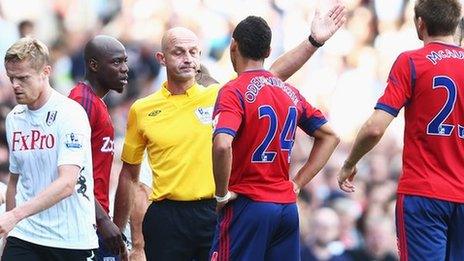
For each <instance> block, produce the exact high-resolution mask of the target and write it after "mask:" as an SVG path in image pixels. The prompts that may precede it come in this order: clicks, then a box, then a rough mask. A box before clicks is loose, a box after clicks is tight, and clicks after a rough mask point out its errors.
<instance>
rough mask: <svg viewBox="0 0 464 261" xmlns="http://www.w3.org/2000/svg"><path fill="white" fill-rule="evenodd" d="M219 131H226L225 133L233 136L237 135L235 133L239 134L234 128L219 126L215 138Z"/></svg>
mask: <svg viewBox="0 0 464 261" xmlns="http://www.w3.org/2000/svg"><path fill="white" fill-rule="evenodd" d="M219 133H225V134H229V135H230V136H232V137H235V135H236V134H237V132H236V131H234V130H232V129H229V128H219V129H216V130H215V131H214V134H213V138H214V136H216V135H217V134H219Z"/></svg>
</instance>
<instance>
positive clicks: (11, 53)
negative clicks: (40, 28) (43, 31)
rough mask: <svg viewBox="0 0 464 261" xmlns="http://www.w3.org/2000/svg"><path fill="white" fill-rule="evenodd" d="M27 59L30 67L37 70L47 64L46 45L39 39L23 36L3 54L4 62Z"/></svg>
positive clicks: (47, 53)
mask: <svg viewBox="0 0 464 261" xmlns="http://www.w3.org/2000/svg"><path fill="white" fill-rule="evenodd" d="M21 61H28V62H29V63H30V65H31V66H32V68H34V69H35V70H37V71H39V70H40V69H42V68H43V67H44V66H45V65H47V64H49V52H48V48H47V46H46V45H45V44H44V43H42V42H41V41H39V40H37V39H34V38H31V37H24V38H21V39H19V40H18V41H16V42H15V43H14V44H13V45H12V46H10V48H8V50H7V51H6V55H5V64H6V63H8V62H21Z"/></svg>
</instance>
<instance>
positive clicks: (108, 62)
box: [84, 35, 129, 97]
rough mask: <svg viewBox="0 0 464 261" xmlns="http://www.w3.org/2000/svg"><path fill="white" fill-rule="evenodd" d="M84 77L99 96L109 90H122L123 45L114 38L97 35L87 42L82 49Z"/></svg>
mask: <svg viewBox="0 0 464 261" xmlns="http://www.w3.org/2000/svg"><path fill="white" fill-rule="evenodd" d="M84 58H85V68H86V73H85V78H86V79H87V80H88V81H90V83H91V85H92V86H93V88H95V89H98V90H99V91H98V90H97V93H98V95H100V97H102V96H104V95H105V94H106V93H107V92H108V91H109V90H115V91H117V92H122V91H123V89H124V86H126V85H127V79H128V74H127V73H128V71H129V67H128V66H127V54H126V49H125V48H124V45H122V43H121V42H119V41H118V40H117V39H116V38H114V37H111V36H107V35H97V36H95V37H94V38H92V39H91V40H90V41H88V42H87V44H86V45H85V49H84Z"/></svg>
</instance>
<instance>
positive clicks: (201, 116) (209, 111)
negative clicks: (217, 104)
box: [195, 106, 213, 124]
mask: <svg viewBox="0 0 464 261" xmlns="http://www.w3.org/2000/svg"><path fill="white" fill-rule="evenodd" d="M195 115H196V116H197V118H198V120H199V121H200V122H201V123H203V124H211V123H212V122H213V106H211V107H205V108H197V109H196V110H195Z"/></svg>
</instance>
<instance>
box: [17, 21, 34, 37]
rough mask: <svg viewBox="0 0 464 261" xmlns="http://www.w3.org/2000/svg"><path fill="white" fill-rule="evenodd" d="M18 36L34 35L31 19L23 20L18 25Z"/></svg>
mask: <svg viewBox="0 0 464 261" xmlns="http://www.w3.org/2000/svg"><path fill="white" fill-rule="evenodd" d="M18 30H19V37H20V38H22V37H26V36H30V37H32V36H34V23H33V22H32V21H31V20H23V21H21V22H20V23H19V25H18Z"/></svg>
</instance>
